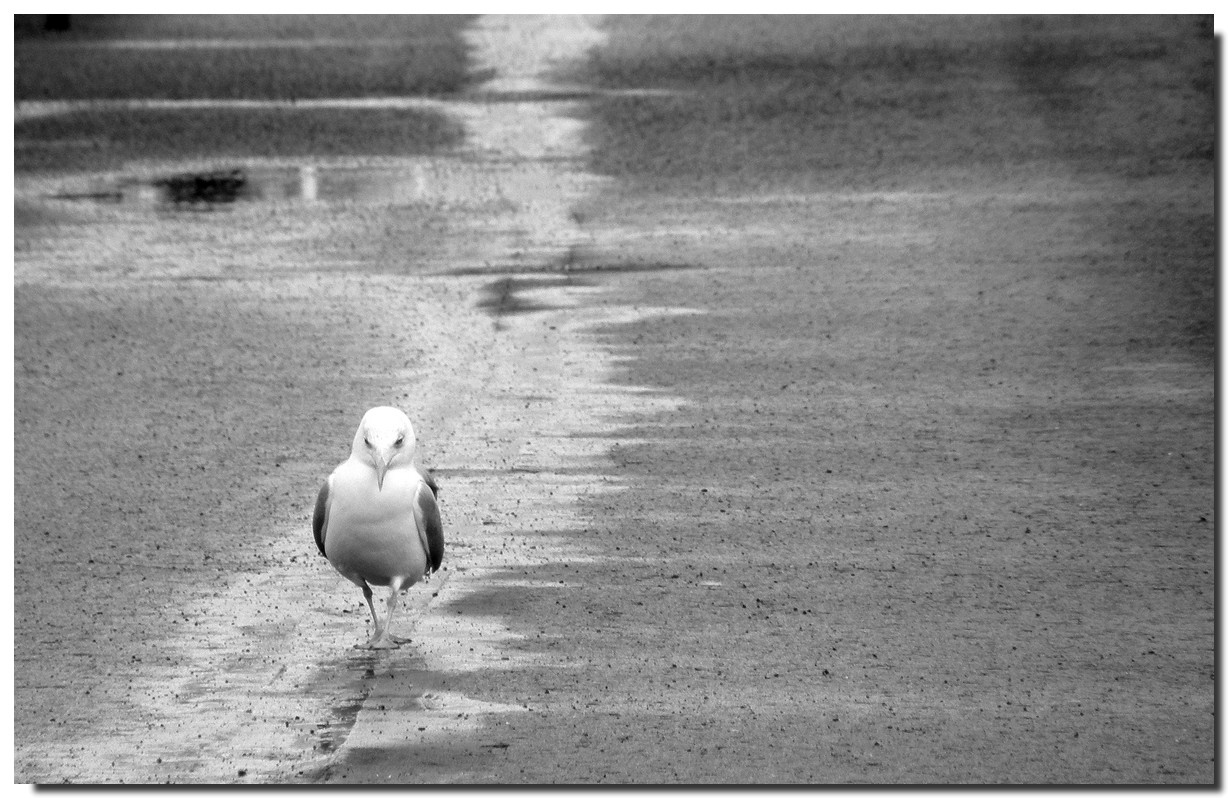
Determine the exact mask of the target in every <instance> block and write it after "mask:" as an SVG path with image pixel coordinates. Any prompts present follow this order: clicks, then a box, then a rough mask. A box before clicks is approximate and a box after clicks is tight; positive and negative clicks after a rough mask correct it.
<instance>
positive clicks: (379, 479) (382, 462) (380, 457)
mask: <svg viewBox="0 0 1228 798" xmlns="http://www.w3.org/2000/svg"><path fill="white" fill-rule="evenodd" d="M371 454H372V456H373V457H374V459H375V486H376V488H378V489H379V490H383V489H384V476H385V475H386V474H387V473H388V466H389V465H390V464H391V463H392V458H394V457H396V456H397V453H396V452H395V451H383V452H381V451H379V450H378V449H377V450H376V451H374V452H372V453H371Z"/></svg>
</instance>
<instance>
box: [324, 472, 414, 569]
mask: <svg viewBox="0 0 1228 798" xmlns="http://www.w3.org/2000/svg"><path fill="white" fill-rule="evenodd" d="M330 480H331V483H330V487H329V499H330V501H329V511H328V536H327V539H326V541H325V549H326V554H327V556H328V559H329V562H331V563H332V564H333V566H334V567H336V569H337V570H338V571H340V572H341V574H342V575H344V576H345V577H346V578H348V579H350V580H351V581H355V582H359V583H361V582H362V581H365V582H367V583H369V584H372V585H387V584H389V583H390V582H391V581H392V579H393V578H395V577H402V578H404V579H405V580H406V581H405V586H406V587H408V586H409V585H411V584H413V583H415V582H417V581H418V580H419V579H421V578H422V575H423V574H424V573H425V571H426V551H425V550H424V549H423V547H422V542H421V539H420V537H419V535H418V525H417V521H416V520H415V518H414V497H415V495H416V494H417V491H418V487H419V486H420V485H422V484H423V483H422V477H421V475H420V474H419V473H418V471H417V470H416V469H414V468H412V467H404V468H393V469H389V471H388V473H387V474H386V475H385V477H384V487H383V489H382V490H380V489H379V488H378V487H377V486H376V482H375V470H374V469H372V468H371V467H370V466H368V465H366V464H364V463H361V462H358V461H356V460H353V459H351V460H347V461H346V462H344V463H342V464H341V465H340V466H338V467H337V470H336V471H334V472H333V474H332V477H330Z"/></svg>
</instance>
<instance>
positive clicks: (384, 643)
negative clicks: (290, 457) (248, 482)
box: [312, 407, 443, 648]
mask: <svg viewBox="0 0 1228 798" xmlns="http://www.w3.org/2000/svg"><path fill="white" fill-rule="evenodd" d="M416 448H417V447H416V441H415V439H414V428H413V426H412V425H411V424H410V423H409V419H408V418H406V416H405V414H404V413H402V412H401V411H400V410H397V409H396V408H395V407H374V408H371V409H370V410H368V411H367V412H366V415H364V416H363V417H362V422H361V423H360V424H359V425H358V431H357V432H356V433H355V434H354V443H353V445H352V447H351V449H350V457H349V459H348V460H346V461H345V462H344V463H342V464H341V465H339V466H337V468H336V470H335V471H333V473H332V474H331V475H330V476H329V478H328V480H327V481H326V482H325V483H324V486H323V487H322V488H320V495H319V497H318V498H317V499H316V508H315V514H314V516H313V518H312V528H313V530H314V532H315V538H316V545H317V546H319V547H320V552H321V553H322V554H323V555H324V556H325V557H327V558H328V561H329V562H330V563H332V565H333V567H334V568H336V569H337V571H338V572H340V573H341V575H342V576H344V577H345V578H346V579H349V580H350V581H351V582H353V583H354V584H356V585H358V586H359V587H360V588H362V595H363V597H364V598H365V599H366V600H367V606H368V607H369V608H370V609H371V620H372V621H373V622H374V624H375V629H374V631H373V632H372V634H371V639H370V640H368V641H367V643H366V645H365V646H363V647H364V648H397V647H398V646H399V644H400V643H404V642H408V641H407V640H405V639H402V638H396V637H393V636H392V634H391V632H390V631H389V630H390V629H391V627H392V616H393V613H395V612H396V608H397V604H398V602H399V600H400V596H401V593H402V592H404V591H405V590H408V589H409V587H410V586H411V585H413V584H414V583H416V582H418V581H419V580H420V579H422V578H424V577H429V576H430V574H431V573H432V572H433V571H438V570H439V565H440V563H442V562H443V523H442V521H441V520H440V517H439V506H438V505H437V504H436V503H435V496H436V493H437V492H438V490H439V489H438V487H437V486H436V485H435V482H434V480H433V479H432V478H431V477H430V476H429V475H428V474H426V473H424V472H423V471H422V470H421V469H420V468H419V467H418V466H417V465H416V464H415V463H414V453H415V450H416ZM372 585H378V586H385V585H386V586H388V587H390V588H392V592H391V594H390V595H389V596H388V614H387V616H386V619H385V621H384V623H383V624H382V625H381V624H380V622H379V616H378V615H376V613H375V604H374V602H373V601H372V600H371V595H372V594H371V586H372Z"/></svg>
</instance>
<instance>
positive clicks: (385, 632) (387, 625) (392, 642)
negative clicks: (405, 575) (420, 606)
mask: <svg viewBox="0 0 1228 798" xmlns="http://www.w3.org/2000/svg"><path fill="white" fill-rule="evenodd" d="M389 587H391V588H392V592H391V593H389V594H388V617H387V619H385V621H384V627H383V628H382V629H381V630H380V633H379V639H378V640H376V639H372V641H371V643H370V644H369V645H368V646H367V647H368V648H400V647H401V644H400V643H398V642H397V639H396V638H395V637H393V636H392V635H391V634H389V630H390V629H391V628H392V616H393V615H394V614H395V613H396V611H397V604H399V603H400V598H401V582H400V581H399V580H396V579H394V580H392V584H391V585H389ZM372 612H374V610H372Z"/></svg>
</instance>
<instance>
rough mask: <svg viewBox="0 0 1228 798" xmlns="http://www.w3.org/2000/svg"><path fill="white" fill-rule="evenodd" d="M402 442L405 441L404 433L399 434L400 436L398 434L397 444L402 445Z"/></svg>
mask: <svg viewBox="0 0 1228 798" xmlns="http://www.w3.org/2000/svg"><path fill="white" fill-rule="evenodd" d="M402 443H405V436H404V435H398V436H397V446H400V445H401V444H402Z"/></svg>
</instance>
